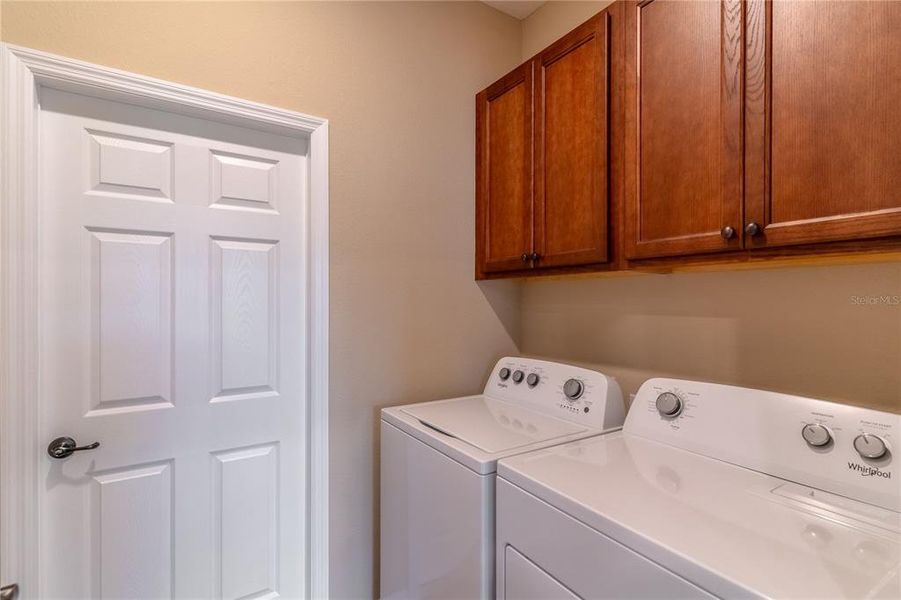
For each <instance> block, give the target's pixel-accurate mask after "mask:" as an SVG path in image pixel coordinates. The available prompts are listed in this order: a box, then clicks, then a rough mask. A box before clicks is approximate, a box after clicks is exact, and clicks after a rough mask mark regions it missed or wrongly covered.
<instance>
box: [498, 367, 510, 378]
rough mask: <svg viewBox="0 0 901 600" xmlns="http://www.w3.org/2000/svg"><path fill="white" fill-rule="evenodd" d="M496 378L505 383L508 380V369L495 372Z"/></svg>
mask: <svg viewBox="0 0 901 600" xmlns="http://www.w3.org/2000/svg"><path fill="white" fill-rule="evenodd" d="M497 376H498V377H500V378H501V381H507V380H508V379H510V369H508V368H507V367H504V368H503V369H501V370H500V371H498V372H497Z"/></svg>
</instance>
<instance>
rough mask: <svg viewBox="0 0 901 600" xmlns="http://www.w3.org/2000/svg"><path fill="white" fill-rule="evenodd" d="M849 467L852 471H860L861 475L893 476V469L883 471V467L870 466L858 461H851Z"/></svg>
mask: <svg viewBox="0 0 901 600" xmlns="http://www.w3.org/2000/svg"><path fill="white" fill-rule="evenodd" d="M848 468H849V469H851V470H852V471H857V472H858V473H860V476H861V477H882V478H884V479H891V478H892V472H891V471H883V470H882V469H879V468H876V467H869V466H867V465H862V464H860V463H856V462H849V463H848Z"/></svg>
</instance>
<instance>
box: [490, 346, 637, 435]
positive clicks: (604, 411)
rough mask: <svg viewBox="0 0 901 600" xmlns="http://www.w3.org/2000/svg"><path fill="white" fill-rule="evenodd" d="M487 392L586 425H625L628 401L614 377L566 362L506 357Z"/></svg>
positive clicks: (607, 427) (496, 366)
mask: <svg viewBox="0 0 901 600" xmlns="http://www.w3.org/2000/svg"><path fill="white" fill-rule="evenodd" d="M485 395H486V396H491V397H494V398H498V399H500V400H506V401H509V402H516V403H521V404H523V405H526V406H529V407H531V408H533V409H535V410H540V411H541V412H543V413H545V414H551V415H554V416H557V417H560V418H563V419H566V420H568V421H574V422H577V423H582V424H584V425H585V426H586V427H594V428H598V429H610V428H613V427H620V426H622V423H623V420H624V419H625V404H624V402H623V395H622V391H621V390H620V387H619V384H617V382H616V380H615V379H613V378H612V377H609V376H607V375H604V374H603V373H599V372H598V371H592V370H591V369H583V368H581V367H576V366H573V365H567V364H563V363H556V362H550V361H545V360H538V359H534V358H516V357H505V358H502V359H501V360H499V361H498V363H497V364H496V365H495V367H494V369H493V370H492V372H491V376H490V377H489V378H488V383H487V384H486V385H485Z"/></svg>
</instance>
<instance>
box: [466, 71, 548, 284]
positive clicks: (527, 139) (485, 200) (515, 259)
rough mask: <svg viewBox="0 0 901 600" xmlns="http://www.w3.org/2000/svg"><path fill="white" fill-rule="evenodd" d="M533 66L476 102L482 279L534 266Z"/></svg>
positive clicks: (478, 249) (478, 252)
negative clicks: (531, 257)
mask: <svg viewBox="0 0 901 600" xmlns="http://www.w3.org/2000/svg"><path fill="white" fill-rule="evenodd" d="M532 97H533V88H532V63H526V64H524V65H521V66H520V67H519V68H517V69H516V70H514V71H513V72H511V73H509V74H508V75H506V76H505V77H503V78H502V79H501V80H500V81H498V82H496V83H494V84H493V85H491V86H490V87H489V88H488V89H486V90H484V91H483V92H480V93H479V94H478V95H477V96H476V140H477V144H476V229H477V235H476V264H477V267H476V268H477V274H488V273H498V272H506V271H517V270H521V269H523V268H526V267H528V266H530V265H531V261H530V258H529V255H531V253H532V251H533V250H532V248H533V239H534V237H533V235H534V234H533V228H534V222H535V216H534V208H533V206H534V201H533V193H532V189H533V185H532V104H533V101H532Z"/></svg>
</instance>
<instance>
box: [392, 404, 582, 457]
mask: <svg viewBox="0 0 901 600" xmlns="http://www.w3.org/2000/svg"><path fill="white" fill-rule="evenodd" d="M402 412H404V413H405V414H407V415H409V416H411V417H413V418H414V419H417V420H418V421H419V422H420V423H422V424H423V425H425V426H426V427H430V428H431V429H435V430H437V431H439V432H441V433H444V434H445V435H449V436H451V437H454V438H457V439H459V440H461V441H463V442H466V443H467V444H470V445H472V446H475V447H476V448H478V449H479V450H482V451H483V452H487V453H489V454H496V453H499V452H505V451H508V450H513V449H515V448H520V447H523V446H528V445H530V444H535V443H538V442H546V441H550V440H554V439H557V438H563V437H566V436H570V435H575V434H579V433H584V432H585V431H587V429H586V428H585V427H582V426H580V425H577V424H575V423H569V422H567V421H564V420H562V419H557V418H555V417H550V416H547V415H542V414H540V413H537V412H535V411H533V410H528V409H523V408H520V407H518V406H516V405H515V404H511V403H509V402H503V401H501V400H496V399H494V398H489V397H487V396H472V397H468V398H457V399H453V400H445V401H441V402H429V403H426V404H417V405H412V406H408V407H405V408H403V409H402Z"/></svg>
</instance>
